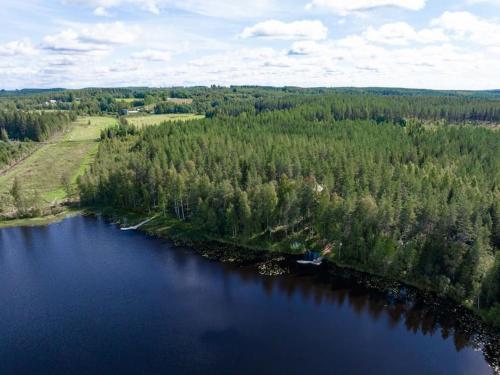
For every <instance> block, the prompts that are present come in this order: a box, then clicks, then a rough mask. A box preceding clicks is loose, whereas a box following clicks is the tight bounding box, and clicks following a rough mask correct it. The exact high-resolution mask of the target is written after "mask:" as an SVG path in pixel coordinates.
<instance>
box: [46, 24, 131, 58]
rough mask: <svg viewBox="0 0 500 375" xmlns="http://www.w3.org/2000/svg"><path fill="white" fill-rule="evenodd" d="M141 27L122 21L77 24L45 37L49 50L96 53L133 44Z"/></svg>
mask: <svg viewBox="0 0 500 375" xmlns="http://www.w3.org/2000/svg"><path fill="white" fill-rule="evenodd" d="M139 32H140V29H139V28H138V27H136V26H130V27H127V26H126V25H125V24H123V23H121V22H114V23H98V24H93V25H75V27H73V28H69V29H66V30H64V31H61V32H59V33H57V34H53V35H47V36H45V37H44V38H43V42H42V46H43V48H45V49H47V50H52V51H57V52H62V53H94V54H96V53H97V54H99V53H103V52H106V51H110V50H111V49H112V46H114V45H124V44H131V43H133V42H135V41H136V40H137V36H138V33H139Z"/></svg>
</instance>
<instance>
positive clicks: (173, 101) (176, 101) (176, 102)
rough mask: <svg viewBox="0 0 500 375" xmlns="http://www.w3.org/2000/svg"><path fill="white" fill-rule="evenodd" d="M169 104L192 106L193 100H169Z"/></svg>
mask: <svg viewBox="0 0 500 375" xmlns="http://www.w3.org/2000/svg"><path fill="white" fill-rule="evenodd" d="M167 102H171V103H175V104H191V103H192V102H193V99H189V98H185V99H182V98H168V99H167Z"/></svg>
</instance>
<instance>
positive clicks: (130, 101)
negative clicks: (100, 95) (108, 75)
mask: <svg viewBox="0 0 500 375" xmlns="http://www.w3.org/2000/svg"><path fill="white" fill-rule="evenodd" d="M115 100H116V101H117V102H122V103H133V102H135V101H144V99H137V98H115Z"/></svg>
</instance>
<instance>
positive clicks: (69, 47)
mask: <svg viewBox="0 0 500 375" xmlns="http://www.w3.org/2000/svg"><path fill="white" fill-rule="evenodd" d="M42 46H43V48H45V49H47V50H52V51H57V52H62V53H93V52H102V51H108V50H109V47H108V46H106V45H103V44H95V43H86V42H82V41H81V40H80V36H79V34H78V33H77V32H76V31H74V30H71V29H68V30H64V31H61V32H59V33H57V34H53V35H47V36H45V37H44V38H43V42H42Z"/></svg>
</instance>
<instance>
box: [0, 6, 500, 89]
mask: <svg viewBox="0 0 500 375" xmlns="http://www.w3.org/2000/svg"><path fill="white" fill-rule="evenodd" d="M0 19H1V20H2V33H1V34H0V88H4V89H16V88H24V87H67V88H79V87H89V86H144V85H146V86H156V87H158V86H172V85H211V84H220V85H231V84H258V85H276V86H283V85H296V86H388V87H415V88H434V89H492V88H497V89H498V88H500V0H455V1H449V0H350V1H347V0H279V1H278V0H251V1H250V0H232V1H223V0H183V1H182V0H25V1H22V2H21V1H19V0H2V1H1V6H0Z"/></svg>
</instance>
